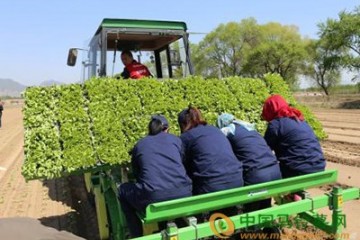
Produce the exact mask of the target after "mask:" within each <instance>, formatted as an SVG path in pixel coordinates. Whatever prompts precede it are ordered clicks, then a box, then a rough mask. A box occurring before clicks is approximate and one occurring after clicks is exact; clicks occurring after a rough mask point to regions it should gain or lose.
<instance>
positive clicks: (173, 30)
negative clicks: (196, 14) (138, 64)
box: [95, 18, 187, 51]
mask: <svg viewBox="0 0 360 240" xmlns="http://www.w3.org/2000/svg"><path fill="white" fill-rule="evenodd" d="M186 30H187V26H186V23H184V22H177V21H159V20H134V19H111V18H105V19H103V21H102V22H101V24H100V26H99V28H98V29H97V31H96V33H95V36H97V35H99V34H102V33H106V35H107V49H108V50H111V49H114V47H115V45H116V44H117V49H118V50H123V49H129V50H144V51H153V50H157V49H161V48H162V47H165V46H166V45H168V44H170V43H172V42H174V41H176V40H178V39H179V38H181V37H183V35H184V34H185V33H186Z"/></svg>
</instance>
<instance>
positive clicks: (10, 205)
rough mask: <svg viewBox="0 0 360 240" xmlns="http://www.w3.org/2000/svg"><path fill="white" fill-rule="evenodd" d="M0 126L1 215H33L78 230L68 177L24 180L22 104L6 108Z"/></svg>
mask: <svg viewBox="0 0 360 240" xmlns="http://www.w3.org/2000/svg"><path fill="white" fill-rule="evenodd" d="M2 125H3V127H2V128H1V129H0V182H1V184H0V217H1V218H7V217H30V218H34V219H39V220H40V222H41V223H42V224H43V225H44V226H49V227H52V228H55V229H58V230H67V231H70V232H74V231H76V229H74V228H75V226H76V223H75V222H74V219H75V218H74V214H75V210H74V209H72V208H71V206H72V203H71V196H70V194H71V192H70V189H69V187H68V184H67V181H66V179H58V180H50V181H44V182H42V181H39V180H34V181H29V182H25V180H24V178H23V177H22V175H21V166H22V163H23V159H24V149H23V143H24V139H23V135H24V129H23V122H22V112H21V106H15V107H9V108H6V109H5V110H4V112H3V124H2Z"/></svg>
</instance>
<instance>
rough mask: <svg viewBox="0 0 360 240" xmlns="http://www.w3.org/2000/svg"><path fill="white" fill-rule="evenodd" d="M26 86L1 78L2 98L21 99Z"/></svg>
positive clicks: (0, 89) (0, 94) (0, 92)
mask: <svg viewBox="0 0 360 240" xmlns="http://www.w3.org/2000/svg"><path fill="white" fill-rule="evenodd" d="M25 88H26V86H25V85H22V84H21V83H18V82H16V81H14V80H12V79H4V78H0V96H10V97H20V96H21V92H22V91H24V90H25Z"/></svg>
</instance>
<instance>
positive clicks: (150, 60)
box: [67, 18, 193, 80]
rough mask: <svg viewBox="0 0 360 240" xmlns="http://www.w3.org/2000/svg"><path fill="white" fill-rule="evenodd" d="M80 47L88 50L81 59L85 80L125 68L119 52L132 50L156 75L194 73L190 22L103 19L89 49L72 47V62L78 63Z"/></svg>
mask: <svg viewBox="0 0 360 240" xmlns="http://www.w3.org/2000/svg"><path fill="white" fill-rule="evenodd" d="M78 50H84V51H86V52H87V58H86V59H85V60H83V61H82V67H83V80H85V79H88V78H90V77H94V76H97V77H103V76H110V77H116V76H119V74H120V73H121V72H122V71H123V68H124V65H123V64H122V62H121V59H120V54H121V51H123V50H130V51H131V52H132V54H133V56H134V59H135V60H137V61H138V62H141V63H142V64H144V65H146V66H147V67H148V68H149V70H150V71H151V73H152V75H153V76H154V77H156V78H174V77H176V78H180V77H186V76H187V75H191V74H192V73H193V69H192V64H191V61H190V46H189V40H188V33H187V26H186V23H184V22H177V21H157V20H156V21H155V20H130V19H108V18H106V19H103V21H102V22H101V24H100V26H99V27H98V29H97V30H96V32H95V35H94V36H93V37H92V39H91V41H90V43H89V48H88V49H80V48H71V49H70V50H69V55H68V59H67V64H68V65H69V66H74V65H75V64H76V59H77V56H78Z"/></svg>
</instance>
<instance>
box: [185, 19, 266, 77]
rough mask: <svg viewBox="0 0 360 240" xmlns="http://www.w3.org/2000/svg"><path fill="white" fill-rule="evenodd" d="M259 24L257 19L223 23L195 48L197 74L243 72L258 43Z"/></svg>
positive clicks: (221, 75)
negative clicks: (250, 52) (248, 54)
mask: <svg viewBox="0 0 360 240" xmlns="http://www.w3.org/2000/svg"><path fill="white" fill-rule="evenodd" d="M258 36H259V33H258V24H257V23H256V20H255V19H253V18H248V19H244V20H242V21H241V22H240V23H237V22H229V23H226V24H220V25H219V26H218V27H217V28H216V29H215V30H214V31H212V32H210V33H209V34H207V35H206V36H205V38H204V40H203V41H201V42H200V43H199V45H198V46H194V47H193V49H192V50H193V59H194V63H195V72H196V74H200V75H203V76H205V77H228V76H237V75H241V70H242V66H243V65H244V63H245V60H246V55H247V52H248V51H249V49H251V48H252V47H253V46H255V45H256V44H257V42H258Z"/></svg>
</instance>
